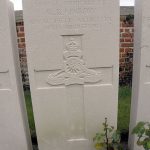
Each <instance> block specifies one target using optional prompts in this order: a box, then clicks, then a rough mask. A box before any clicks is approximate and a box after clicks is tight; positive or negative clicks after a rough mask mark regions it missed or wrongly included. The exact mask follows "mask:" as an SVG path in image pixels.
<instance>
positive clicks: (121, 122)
mask: <svg viewBox="0 0 150 150" xmlns="http://www.w3.org/2000/svg"><path fill="white" fill-rule="evenodd" d="M25 99H26V108H27V113H28V120H29V126H30V130H31V133H32V132H33V133H34V132H35V124H34V117H33V111H32V102H31V95H30V93H29V92H25ZM130 102H131V88H129V87H120V89H119V106H118V108H119V110H118V129H119V130H120V131H123V130H126V131H128V128H129V120H130Z"/></svg>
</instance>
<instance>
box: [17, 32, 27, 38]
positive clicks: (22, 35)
mask: <svg viewBox="0 0 150 150" xmlns="http://www.w3.org/2000/svg"><path fill="white" fill-rule="evenodd" d="M17 35H18V37H24V36H25V35H24V33H23V32H19V33H18V34H17Z"/></svg>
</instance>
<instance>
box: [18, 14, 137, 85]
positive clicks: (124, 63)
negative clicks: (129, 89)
mask: <svg viewBox="0 0 150 150" xmlns="http://www.w3.org/2000/svg"><path fill="white" fill-rule="evenodd" d="M133 26H134V25H133V22H128V21H126V16H121V17H120V80H119V81H120V85H128V84H131V82H132V61H133V35H134V28H133ZM16 28H17V35H18V48H19V53H20V62H21V71H22V77H23V84H24V87H27V88H28V85H29V79H28V70H27V58H26V51H25V37H24V23H23V21H17V22H16Z"/></svg>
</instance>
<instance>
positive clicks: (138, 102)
mask: <svg viewBox="0 0 150 150" xmlns="http://www.w3.org/2000/svg"><path fill="white" fill-rule="evenodd" d="M135 24H136V25H135V40H134V41H135V48H134V68H133V70H134V71H133V90H132V93H133V94H132V105H131V119H130V120H131V121H130V133H131V131H132V129H133V128H134V126H135V125H136V124H137V123H138V122H139V121H146V122H147V121H150V1H149V0H136V1H135ZM136 140H137V138H135V137H134V136H132V135H130V139H129V147H130V149H131V150H143V149H142V147H138V146H137V144H136Z"/></svg>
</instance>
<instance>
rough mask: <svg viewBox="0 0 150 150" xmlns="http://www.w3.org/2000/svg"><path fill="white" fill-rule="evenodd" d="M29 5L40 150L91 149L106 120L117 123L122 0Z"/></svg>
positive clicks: (38, 0) (42, 0)
mask: <svg viewBox="0 0 150 150" xmlns="http://www.w3.org/2000/svg"><path fill="white" fill-rule="evenodd" d="M23 3H24V22H25V31H26V44H27V57H28V66H29V77H30V82H31V92H32V100H33V109H34V114H35V122H36V130H37V136H38V143H39V149H40V150H43V149H44V150H49V149H53V150H56V149H57V150H59V149H61V150H62V149H63V150H66V149H68V150H70V149H74V150H75V149H78V150H88V149H89V150H91V149H93V143H92V137H93V136H94V134H95V133H96V132H97V131H98V130H99V126H100V124H101V123H102V122H103V121H104V118H105V117H108V119H109V120H110V123H111V124H113V125H114V126H116V124H117V101H118V96H117V95H118V73H119V71H118V70H119V1H116V0H111V1H110V0H55V1H54V0H32V1H30V0H24V1H23ZM108 10H109V11H108ZM110 12H113V13H110ZM106 43H107V44H106Z"/></svg>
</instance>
